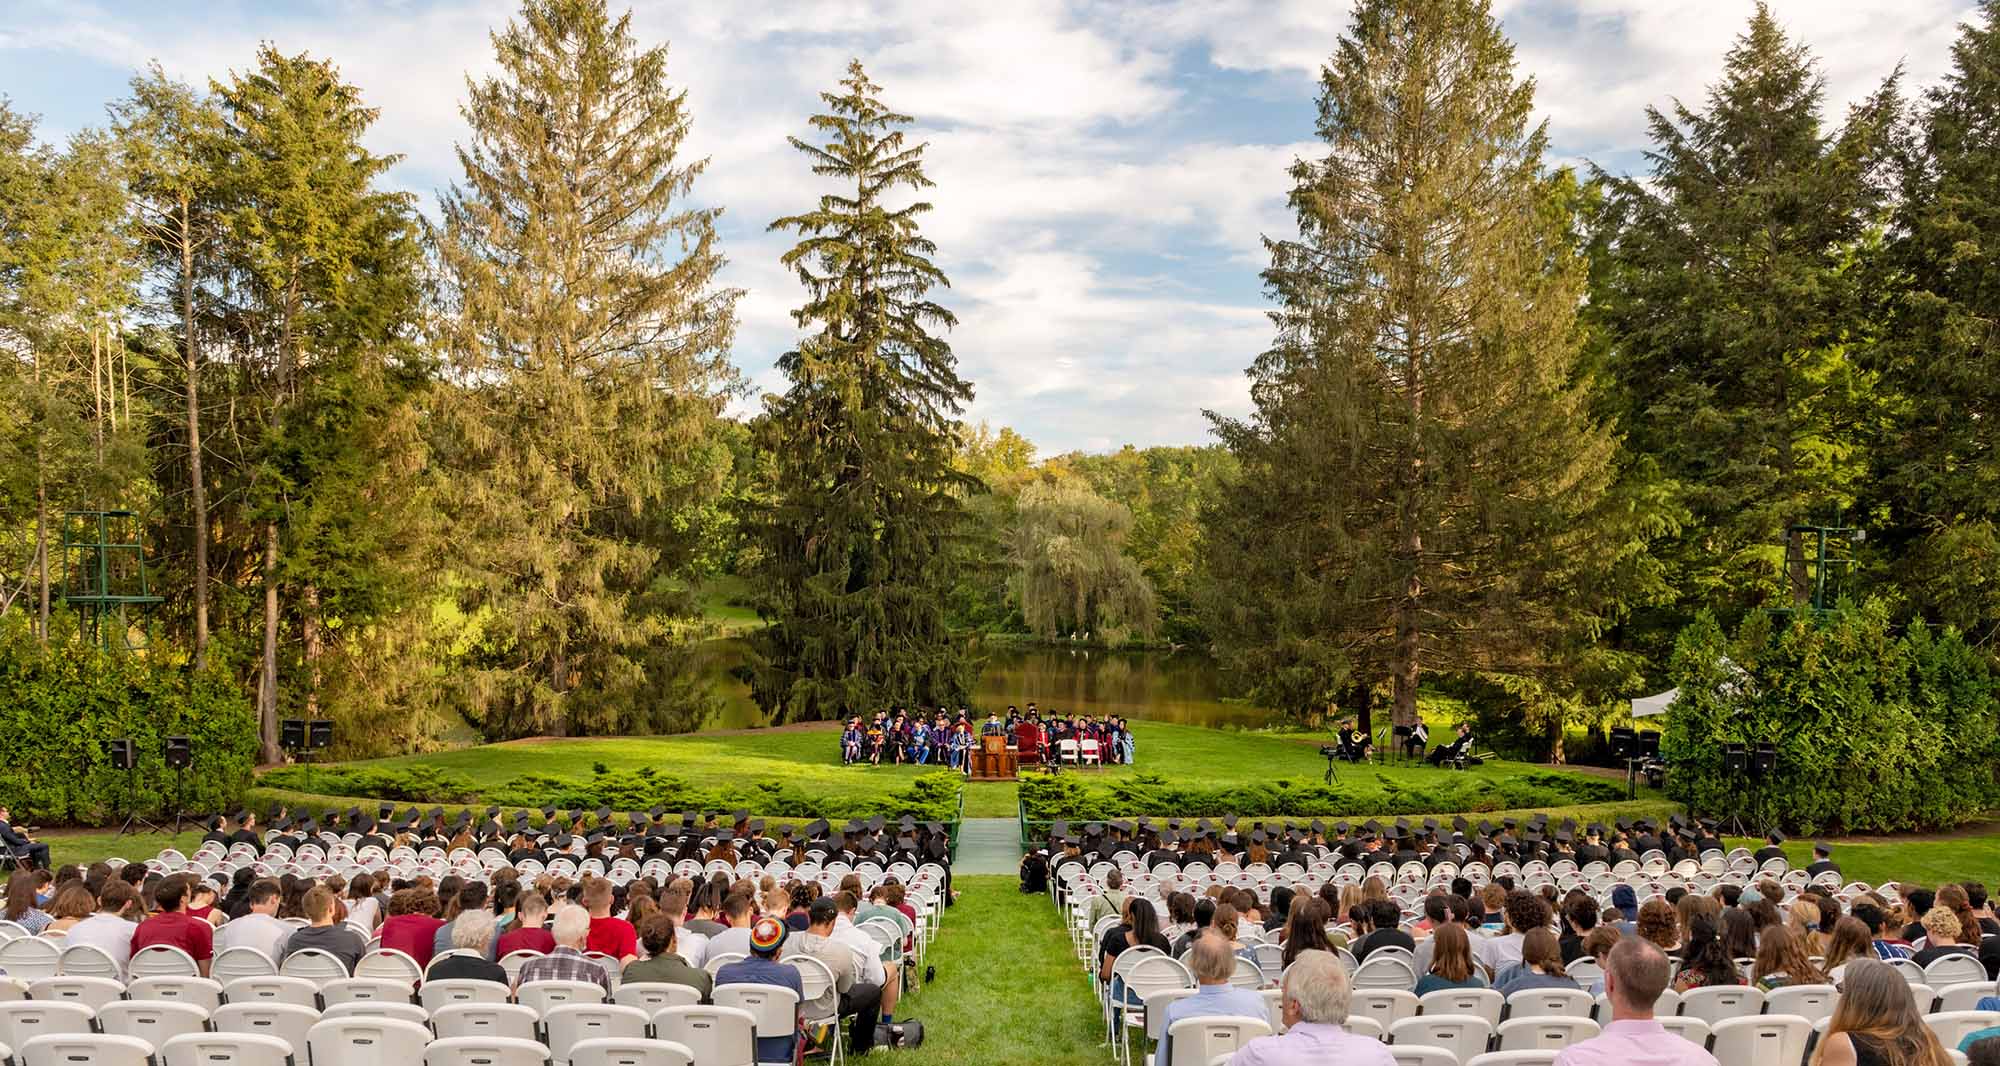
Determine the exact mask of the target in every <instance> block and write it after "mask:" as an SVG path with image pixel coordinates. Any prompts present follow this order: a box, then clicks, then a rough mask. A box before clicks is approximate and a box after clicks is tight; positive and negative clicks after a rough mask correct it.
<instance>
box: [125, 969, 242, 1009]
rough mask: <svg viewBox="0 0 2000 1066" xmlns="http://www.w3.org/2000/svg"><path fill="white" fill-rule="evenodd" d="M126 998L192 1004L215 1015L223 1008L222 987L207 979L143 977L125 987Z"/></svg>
mask: <svg viewBox="0 0 2000 1066" xmlns="http://www.w3.org/2000/svg"><path fill="white" fill-rule="evenodd" d="M125 998H126V999H130V1000H135V1001H143V1002H163V1003H192V1004H194V1005H195V1006H197V1007H200V1008H201V1009H202V1010H205V1011H209V1012H210V1013H213V1012H214V1011H215V1008H217V1007H220V1006H222V986H221V985H220V984H218V983H216V982H215V981H212V980H210V979H208V978H206V977H141V978H139V979H138V980H137V981H134V982H132V983H131V984H129V985H126V986H125Z"/></svg>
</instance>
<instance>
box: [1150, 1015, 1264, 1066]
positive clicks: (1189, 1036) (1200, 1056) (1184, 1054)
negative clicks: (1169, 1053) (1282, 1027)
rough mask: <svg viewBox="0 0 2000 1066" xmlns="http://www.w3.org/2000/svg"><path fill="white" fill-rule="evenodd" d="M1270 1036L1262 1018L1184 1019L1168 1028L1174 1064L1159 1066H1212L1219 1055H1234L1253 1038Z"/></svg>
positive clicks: (1159, 1065) (1161, 1065)
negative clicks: (1209, 1064) (1210, 1065)
mask: <svg viewBox="0 0 2000 1066" xmlns="http://www.w3.org/2000/svg"><path fill="white" fill-rule="evenodd" d="M1270 1034H1271V1026H1270V1023H1268V1022H1266V1021H1264V1020H1263V1019H1262V1018H1213V1017H1212V1018H1182V1019H1181V1020H1180V1021H1177V1022H1175V1023H1174V1024H1173V1025H1171V1026H1169V1027H1168V1029H1167V1035H1168V1037H1170V1038H1171V1039H1172V1040H1173V1048H1174V1055H1173V1061H1172V1062H1167V1063H1160V1064H1158V1066H1208V1063H1209V1061H1210V1060H1212V1059H1214V1058H1215V1057H1216V1056H1218V1055H1228V1054H1233V1053H1234V1052H1235V1051H1236V1050H1237V1049H1238V1048H1241V1047H1242V1046H1243V1045H1244V1044H1246V1043H1248V1042H1250V1041H1251V1040H1252V1039H1255V1038H1256V1037H1260V1036H1269V1035H1270Z"/></svg>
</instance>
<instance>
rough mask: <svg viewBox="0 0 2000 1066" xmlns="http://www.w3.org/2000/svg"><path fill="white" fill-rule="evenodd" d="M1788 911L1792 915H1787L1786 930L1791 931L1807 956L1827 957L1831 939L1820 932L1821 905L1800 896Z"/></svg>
mask: <svg viewBox="0 0 2000 1066" xmlns="http://www.w3.org/2000/svg"><path fill="white" fill-rule="evenodd" d="M1788 909H1789V911H1790V913H1789V914H1787V915H1786V922H1785V928H1787V929H1789V930H1791V932H1792V935H1793V936H1794V937H1797V938H1798V941H1799V944H1800V945H1802V946H1803V947H1804V948H1805V951H1806V954H1808V955H1822V956H1823V955H1825V954H1826V945H1827V941H1828V940H1829V939H1831V938H1830V937H1828V936H1827V935H1826V934H1825V933H1822V932H1820V931H1819V920H1820V910H1819V904H1818V903H1816V902H1814V901H1813V900H1811V899H1808V898H1806V897H1805V896H1800V897H1799V898H1797V899H1795V900H1793V901H1792V905H1791V907H1790V908H1788Z"/></svg>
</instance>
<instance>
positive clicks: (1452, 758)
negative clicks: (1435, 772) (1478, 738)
mask: <svg viewBox="0 0 2000 1066" xmlns="http://www.w3.org/2000/svg"><path fill="white" fill-rule="evenodd" d="M1471 755H1472V723H1470V722H1460V723H1459V724H1458V737H1457V738H1456V739H1454V740H1453V741H1452V742H1451V743H1449V744H1445V745H1441V746H1439V747H1438V748H1437V749H1436V750H1434V751H1432V752H1431V754H1430V757H1429V758H1428V759H1426V760H1425V761H1426V762H1428V763H1430V764H1431V765H1432V766H1446V765H1450V766H1456V767H1458V768H1459V769H1461V770H1463V769H1465V763H1466V760H1467V759H1468V758H1470V757H1471Z"/></svg>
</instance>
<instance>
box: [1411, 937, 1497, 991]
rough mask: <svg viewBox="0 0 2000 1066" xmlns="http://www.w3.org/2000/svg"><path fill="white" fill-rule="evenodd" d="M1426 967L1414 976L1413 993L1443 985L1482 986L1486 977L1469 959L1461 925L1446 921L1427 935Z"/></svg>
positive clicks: (1469, 946)
mask: <svg viewBox="0 0 2000 1066" xmlns="http://www.w3.org/2000/svg"><path fill="white" fill-rule="evenodd" d="M1429 943H1430V945H1431V953H1430V966H1429V968H1428V969H1426V970H1425V971H1424V974H1423V976H1421V977H1419V978H1417V988H1416V992H1417V995H1419V996H1423V995H1428V994H1430V993H1432V992H1436V991H1439V990H1441V989H1447V988H1485V987H1486V978H1485V976H1484V975H1482V974H1481V973H1480V972H1479V964H1478V963H1477V962H1475V961H1473V958H1472V941H1471V938H1470V937H1468V936H1467V935H1466V932H1465V927H1464V926H1462V925H1456V924H1446V925H1440V926H1438V927H1437V931H1436V932H1434V933H1432V934H1431V938H1430V941H1429Z"/></svg>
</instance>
